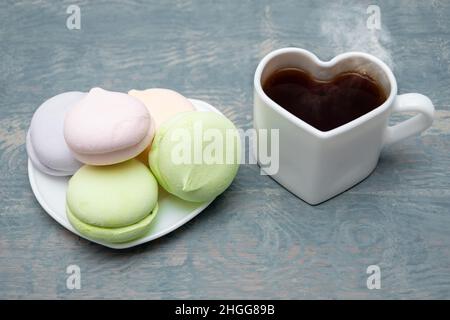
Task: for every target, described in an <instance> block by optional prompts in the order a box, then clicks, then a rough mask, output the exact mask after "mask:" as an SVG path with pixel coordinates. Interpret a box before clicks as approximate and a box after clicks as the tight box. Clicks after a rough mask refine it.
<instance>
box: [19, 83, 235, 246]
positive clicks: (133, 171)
mask: <svg viewBox="0 0 450 320" xmlns="http://www.w3.org/2000/svg"><path fill="white" fill-rule="evenodd" d="M196 123H197V124H200V125H201V127H202V128H203V130H207V129H213V130H216V131H217V130H219V132H220V133H221V134H223V136H224V137H225V136H226V135H227V134H229V133H230V132H232V133H234V137H235V139H236V143H235V144H233V145H232V146H231V147H229V146H227V145H226V144H223V150H221V152H223V153H225V156H226V158H227V159H232V160H233V161H231V162H218V163H208V164H207V163H204V162H201V163H189V162H184V163H179V162H176V161H173V154H174V147H175V146H176V143H175V142H174V139H173V133H174V132H175V131H176V130H178V129H180V128H181V129H183V131H182V132H183V134H184V135H189V136H190V137H189V138H190V139H189V141H192V143H197V144H198V143H199V145H200V146H201V148H200V149H198V148H194V149H198V150H197V151H194V152H203V151H204V150H203V149H204V148H205V147H206V145H205V144H204V142H203V141H197V142H196V141H195V139H199V137H197V135H195V134H194V131H195V130H194V124H196ZM200 138H202V137H200ZM239 151H240V145H239V138H238V133H237V130H236V128H235V126H234V125H233V123H231V122H230V121H229V120H228V119H227V118H225V117H224V116H221V115H219V114H217V113H214V112H200V111H195V108H194V106H193V105H192V103H191V102H190V101H189V100H188V99H186V98H185V97H183V96H182V95H181V94H179V93H177V92H175V91H172V90H168V89H156V88H155V89H148V90H144V91H138V90H131V91H130V92H128V94H125V93H120V92H111V91H106V90H103V89H100V88H93V89H91V90H90V91H89V93H82V92H66V93H62V94H59V95H57V96H55V97H53V98H51V99H49V100H47V101H46V102H44V103H43V104H42V105H41V106H40V107H39V108H38V109H37V110H36V112H35V114H34V116H33V118H32V120H31V124H30V128H29V130H28V135H27V152H28V155H29V157H30V159H31V161H32V163H33V165H34V166H35V168H37V169H38V170H40V171H42V172H44V173H46V174H48V175H53V176H72V175H73V176H72V177H71V178H70V180H69V186H68V189H67V195H66V213H67V217H68V219H69V221H70V223H71V224H72V225H73V226H74V228H75V229H77V230H78V231H79V232H80V233H82V234H84V235H86V236H88V237H90V238H92V239H96V240H101V241H107V242H111V243H122V242H128V241H131V240H135V239H137V238H140V237H142V236H144V235H145V234H146V233H148V231H149V229H150V226H151V222H152V221H153V219H154V217H155V215H156V214H157V211H158V185H160V186H161V187H163V188H164V189H165V190H166V191H168V192H169V193H171V194H173V195H175V196H177V197H179V198H181V199H183V200H186V201H193V202H207V201H211V200H212V199H214V198H215V197H216V196H218V195H219V194H220V193H222V192H223V191H224V190H225V189H226V188H227V187H228V186H229V185H230V184H231V182H232V180H233V179H234V177H235V175H236V173H237V170H238V168H239ZM194 156H195V155H194Z"/></svg>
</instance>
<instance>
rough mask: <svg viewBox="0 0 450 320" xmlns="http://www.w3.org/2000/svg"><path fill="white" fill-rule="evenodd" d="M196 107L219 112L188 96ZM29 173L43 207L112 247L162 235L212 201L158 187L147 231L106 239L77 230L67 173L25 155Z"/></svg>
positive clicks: (70, 227)
mask: <svg viewBox="0 0 450 320" xmlns="http://www.w3.org/2000/svg"><path fill="white" fill-rule="evenodd" d="M189 100H190V101H191V102H192V103H193V104H194V106H195V108H196V109H197V110H198V111H213V112H217V113H219V114H222V113H221V112H220V111H219V110H217V109H216V108H214V107H213V106H211V105H210V104H208V103H206V102H204V101H201V100H195V99H189ZM28 177H29V179H30V184H31V189H32V190H33V193H34V196H35V197H36V199H37V201H38V202H39V204H40V205H41V206H42V208H44V210H45V211H46V212H47V213H48V214H49V215H50V216H51V217H52V218H53V219H55V220H56V221H58V222H59V224H61V225H62V226H63V227H64V228H66V229H67V230H70V231H72V232H73V233H75V234H77V235H78V236H80V237H82V238H85V239H87V240H90V241H92V242H95V243H98V244H101V245H104V246H106V247H109V248H113V249H125V248H130V247H134V246H137V245H139V244H142V243H145V242H149V241H152V240H154V239H157V238H159V237H162V236H164V235H166V234H168V233H169V232H172V231H173V230H175V229H177V228H179V227H181V226H182V225H184V224H185V223H187V222H188V221H189V220H191V219H192V218H194V217H195V216H196V215H198V214H199V213H200V212H202V211H203V210H204V209H205V208H206V207H207V206H208V205H209V204H210V203H211V202H212V201H209V202H207V203H200V204H199V203H193V202H188V201H184V200H181V199H179V198H177V197H175V196H173V195H171V194H169V193H167V192H166V191H164V190H163V189H162V188H159V197H158V204H159V210H158V214H157V215H156V217H155V219H154V220H153V222H152V226H151V229H150V231H149V233H148V234H147V235H146V236H144V237H142V238H140V239H137V240H134V241H131V242H127V243H120V244H116V243H108V242H102V241H98V240H93V239H90V238H88V237H86V236H84V235H82V234H80V233H79V232H78V231H76V230H75V229H74V228H73V227H72V225H71V224H70V222H69V220H68V219H67V216H66V189H67V183H68V181H69V178H70V177H54V176H50V175H47V174H45V173H42V172H40V171H39V170H38V169H36V168H35V167H34V166H33V164H32V162H31V161H30V159H28Z"/></svg>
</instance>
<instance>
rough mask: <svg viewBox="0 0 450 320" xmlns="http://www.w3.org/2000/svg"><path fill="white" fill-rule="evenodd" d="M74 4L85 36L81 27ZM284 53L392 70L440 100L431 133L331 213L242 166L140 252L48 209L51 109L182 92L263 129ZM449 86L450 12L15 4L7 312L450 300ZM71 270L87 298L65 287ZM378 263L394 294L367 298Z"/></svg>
mask: <svg viewBox="0 0 450 320" xmlns="http://www.w3.org/2000/svg"><path fill="white" fill-rule="evenodd" d="M70 4H77V5H78V6H79V7H80V9H81V29H80V30H69V29H67V28H66V19H67V17H68V14H67V13H66V9H67V7H68V6H69V5H70ZM369 4H377V5H379V7H380V8H381V21H382V28H381V30H369V29H368V28H367V26H366V20H367V18H368V17H369V15H368V14H367V13H366V9H367V7H368V5H369ZM284 46H297V47H302V48H306V49H309V50H311V51H313V52H314V53H316V54H317V55H318V56H319V57H321V58H322V59H330V58H332V57H333V56H334V55H335V54H338V53H341V52H344V51H348V50H363V51H368V52H370V53H373V54H376V55H378V56H380V57H381V58H383V59H384V60H385V61H386V62H387V63H389V64H390V65H391V66H392V68H393V70H394V73H395V74H396V76H397V78H398V83H399V90H400V92H401V93H405V92H420V93H423V94H426V95H428V96H429V97H430V98H431V99H432V100H433V102H434V103H435V105H436V108H437V113H436V121H435V123H434V125H433V127H432V128H431V129H429V130H428V131H426V132H424V133H423V134H422V135H421V136H420V137H419V136H418V137H414V138H411V139H409V140H407V141H404V142H402V143H400V144H397V145H394V146H392V147H390V148H388V149H385V150H384V151H383V153H382V156H381V159H380V162H379V166H378V167H377V169H376V170H375V172H374V173H373V174H372V175H371V176H370V177H369V178H368V179H366V180H365V181H363V182H362V183H360V184H358V185H357V186H355V187H354V188H352V189H351V190H349V191H347V192H345V193H344V194H342V195H340V196H338V197H336V198H334V199H332V200H330V201H328V202H325V203H323V204H321V205H319V206H315V207H312V206H309V205H308V204H306V203H304V202H303V201H301V200H300V199H298V198H296V197H295V196H293V195H292V194H290V193H289V192H288V191H286V190H284V189H283V188H281V187H280V186H279V185H278V184H277V183H276V182H274V181H273V180H271V179H270V178H268V177H266V176H261V175H259V174H258V172H259V171H258V168H257V167H256V166H253V165H244V166H242V167H241V169H240V172H239V174H238V176H237V178H236V180H235V182H234V183H233V184H232V186H231V187H230V188H229V190H228V191H226V192H225V193H224V194H223V195H221V196H220V197H219V198H218V199H217V200H216V201H215V202H214V203H213V204H212V205H211V206H210V207H209V208H208V209H207V210H206V211H204V212H203V213H202V214H201V215H199V216H198V217H197V218H196V219H195V220H194V221H192V222H190V223H189V224H187V225H185V226H184V227H182V228H181V229H179V230H177V231H176V232H174V233H172V234H170V235H168V236H166V237H164V238H162V239H159V240H157V241H154V242H151V243H148V244H145V245H142V246H139V247H136V248H133V249H130V250H126V251H113V250H110V249H107V248H104V247H101V246H99V245H96V244H93V243H90V242H88V241H85V240H83V239H80V238H78V237H76V236H75V235H73V234H71V233H70V232H68V231H66V230H65V229H64V228H62V227H61V226H60V225H59V224H57V223H56V222H55V221H53V220H52V218H50V217H49V216H48V215H47V214H46V213H45V212H44V211H43V210H42V209H41V207H40V206H39V204H38V203H37V201H36V200H35V198H34V196H33V193H32V191H31V189H30V186H29V183H28V177H27V156H26V152H25V146H24V142H25V134H26V130H27V127H28V125H29V122H30V119H31V116H32V114H33V112H34V110H35V109H36V108H37V107H38V106H39V105H40V104H41V103H42V102H43V101H44V100H46V99H47V98H49V97H51V96H53V95H55V94H58V93H61V92H63V91H69V90H81V91H86V90H88V89H89V88H91V87H93V86H101V87H103V88H105V89H109V90H118V91H125V92H126V91H128V90H129V89H132V88H135V89H145V88H149V87H155V86H158V87H167V88H172V89H175V90H178V91H180V92H181V93H183V94H184V95H186V96H188V97H191V98H198V99H203V100H206V101H208V102H210V103H211V104H213V105H215V106H216V107H217V108H219V109H220V110H221V111H222V112H224V113H225V114H226V115H227V116H228V117H229V118H230V119H232V120H233V121H234V122H235V124H236V125H237V126H239V127H241V128H244V129H245V128H250V127H251V126H252V80H253V73H254V70H255V68H256V65H257V63H258V61H259V60H260V59H261V58H262V57H263V56H264V55H265V54H266V53H268V52H269V51H271V50H273V49H277V48H280V47H284ZM449 72H450V1H439V0H435V1H410V0H408V1H406V0H404V1H375V0H374V1H343V2H340V1H338V2H336V1H333V2H329V1H317V0H314V1H313V0H311V1H294V0H289V1H280V2H277V1H267V0H258V1H257V0H255V1H246V0H229V1H190V0H178V1H134V0H125V1H124V0H120V1H119V0H116V1H75V0H73V1H45V0H41V1H1V3H0V182H1V183H0V298H3V299H5V298H64V299H65V298H76V299H85V298H156V299H159V298H341V299H343V298H357V299H364V298H375V299H378V298H388V299H390V298H418V299H425V298H450V178H449V173H450V172H449V171H450V170H449V166H450V158H449V156H450V155H449V151H450V140H449V138H450V122H449V119H450V102H449V101H450V76H449ZM70 264H76V265H78V266H80V268H81V285H82V288H81V290H68V289H67V288H66V278H67V274H66V267H67V266H68V265H70ZM372 264H376V265H378V266H379V267H380V268H381V289H380V290H368V289H367V287H366V279H367V274H366V268H367V267H368V266H369V265H372Z"/></svg>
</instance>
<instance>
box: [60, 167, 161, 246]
mask: <svg viewBox="0 0 450 320" xmlns="http://www.w3.org/2000/svg"><path fill="white" fill-rule="evenodd" d="M157 201H158V184H157V182H156V179H155V178H154V177H153V175H152V173H151V172H150V170H149V169H148V168H147V167H146V166H145V165H143V164H142V163H141V162H139V161H137V160H135V159H132V160H128V161H125V162H122V163H119V164H115V165H110V166H90V165H85V166H83V167H82V168H81V169H79V170H78V171H77V172H76V173H75V175H74V176H73V177H72V178H71V179H70V180H69V186H68V189H67V198H66V212H67V217H68V219H69V221H70V223H71V224H72V225H73V227H74V228H75V229H76V230H78V231H79V232H80V233H81V234H83V235H86V236H88V237H90V238H93V239H97V240H102V241H107V242H111V243H121V242H128V241H131V240H134V239H137V238H139V237H141V236H143V235H145V233H147V232H148V230H149V227H150V223H151V222H152V220H153V218H154V217H155V215H156V213H157V211H158V205H157Z"/></svg>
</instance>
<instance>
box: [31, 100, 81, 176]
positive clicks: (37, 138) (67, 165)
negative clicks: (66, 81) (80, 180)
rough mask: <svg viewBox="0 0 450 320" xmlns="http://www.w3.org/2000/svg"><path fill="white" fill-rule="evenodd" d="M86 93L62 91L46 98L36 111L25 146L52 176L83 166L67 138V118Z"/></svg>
mask: <svg viewBox="0 0 450 320" xmlns="http://www.w3.org/2000/svg"><path fill="white" fill-rule="evenodd" d="M84 96H86V93H83V92H65V93H61V94H59V95H57V96H54V97H53V98H50V99H48V100H47V101H45V102H44V103H43V104H42V105H41V106H40V107H39V108H38V109H37V110H36V112H35V113H34V115H33V118H32V119H31V124H30V128H29V130H28V133H27V140H26V148H27V153H28V156H29V158H30V159H31V162H32V163H33V165H34V166H35V167H36V168H37V169H38V170H40V171H42V172H44V173H46V174H49V175H53V176H70V175H73V174H74V173H75V172H76V171H77V170H78V169H79V168H80V167H81V166H82V163H81V162H79V161H78V160H77V159H75V157H74V155H73V153H72V152H71V151H70V149H69V147H68V146H67V144H66V141H65V140H64V118H65V116H66V114H67V112H68V111H69V110H70V109H71V108H72V107H73V106H74V105H75V104H76V103H77V102H79V101H80V100H81V99H82V98H83V97H84Z"/></svg>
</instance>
